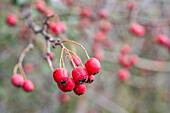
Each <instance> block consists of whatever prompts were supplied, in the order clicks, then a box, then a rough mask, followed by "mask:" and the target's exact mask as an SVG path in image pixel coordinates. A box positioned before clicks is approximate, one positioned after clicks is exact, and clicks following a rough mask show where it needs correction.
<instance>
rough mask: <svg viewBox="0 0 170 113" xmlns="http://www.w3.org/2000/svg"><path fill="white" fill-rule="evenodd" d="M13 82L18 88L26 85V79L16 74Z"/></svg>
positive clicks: (12, 79)
mask: <svg viewBox="0 0 170 113" xmlns="http://www.w3.org/2000/svg"><path fill="white" fill-rule="evenodd" d="M11 82H12V84H13V85H14V86H16V87H19V86H22V84H23V83H24V77H23V76H22V75H20V74H15V75H13V76H12V77H11Z"/></svg>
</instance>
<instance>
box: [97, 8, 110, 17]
mask: <svg viewBox="0 0 170 113" xmlns="http://www.w3.org/2000/svg"><path fill="white" fill-rule="evenodd" d="M98 15H99V17H100V18H107V16H108V12H107V11H106V10H105V9H101V10H100V11H99V12H98Z"/></svg>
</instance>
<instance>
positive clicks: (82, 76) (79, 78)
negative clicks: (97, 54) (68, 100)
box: [72, 66, 88, 84]
mask: <svg viewBox="0 0 170 113" xmlns="http://www.w3.org/2000/svg"><path fill="white" fill-rule="evenodd" d="M72 76H73V79H74V81H75V82H76V84H83V83H84V82H86V81H87V79H88V72H87V70H86V69H85V68H84V67H82V66H78V67H76V68H74V69H73V71H72Z"/></svg>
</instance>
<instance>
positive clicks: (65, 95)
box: [59, 92, 70, 103]
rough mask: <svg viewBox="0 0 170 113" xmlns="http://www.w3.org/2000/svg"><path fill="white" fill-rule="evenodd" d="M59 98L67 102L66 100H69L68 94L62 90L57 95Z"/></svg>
mask: <svg viewBox="0 0 170 113" xmlns="http://www.w3.org/2000/svg"><path fill="white" fill-rule="evenodd" d="M59 99H60V101H61V102H64V103H67V102H69V101H70V95H69V94H67V93H63V92H62V93H60V95H59Z"/></svg>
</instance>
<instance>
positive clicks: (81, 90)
mask: <svg viewBox="0 0 170 113" xmlns="http://www.w3.org/2000/svg"><path fill="white" fill-rule="evenodd" d="M73 90H74V93H75V94H76V95H82V94H84V92H85V91H86V85H85V83H84V84H79V85H77V84H76V86H75V88H74V89H73Z"/></svg>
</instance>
